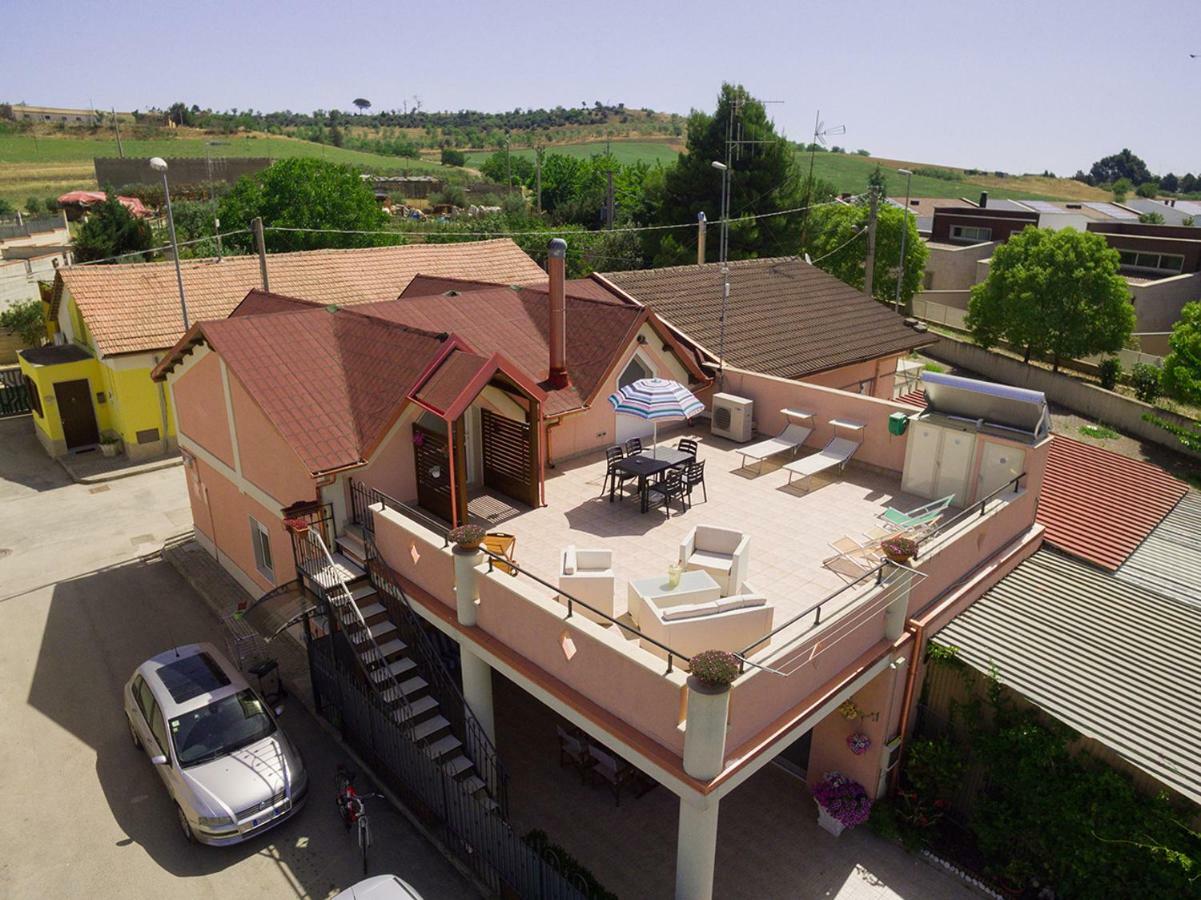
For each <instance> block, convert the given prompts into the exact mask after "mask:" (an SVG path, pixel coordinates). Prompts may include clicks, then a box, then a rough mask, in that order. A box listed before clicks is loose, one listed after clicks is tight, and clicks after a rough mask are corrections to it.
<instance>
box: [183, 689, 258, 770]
mask: <svg viewBox="0 0 1201 900" xmlns="http://www.w3.org/2000/svg"><path fill="white" fill-rule="evenodd" d="M274 732H275V722H274V721H273V720H272V718H271V717H270V716H269V715H267V710H266V708H265V707H264V706H263V701H261V700H260V699H259V698H258V697H256V696H255V695H254V692H253V691H241V692H240V693H237V694H231V695H229V696H228V697H223V698H222V699H220V700H218V701H216V702H215V703H210V704H209V705H208V706H206V707H204V708H202V709H198V710H195V711H193V712H190V713H187V714H186V715H182V716H180V717H179V718H178V719H172V720H171V736H172V737H173V738H174V739H175V757H176V759H178V760H179V764H180V765H181V766H183V767H185V768H186V767H188V766H195V765H198V764H200V763H203V762H208V761H209V760H212V759H217V758H218V757H221V756H228V755H229V754H230V753H233V752H234V751H235V750H239V749H241V748H242V747H248V746H250V745H251V744H253V743H256V742H258V741H261V740H262V739H263V738H265V737H267V736H268V735H271V734H273V733H274Z"/></svg>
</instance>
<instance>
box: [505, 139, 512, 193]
mask: <svg viewBox="0 0 1201 900" xmlns="http://www.w3.org/2000/svg"><path fill="white" fill-rule="evenodd" d="M505 182H506V184H505V193H506V194H511V193H513V156H512V154H511V153H510V152H509V132H508V131H505Z"/></svg>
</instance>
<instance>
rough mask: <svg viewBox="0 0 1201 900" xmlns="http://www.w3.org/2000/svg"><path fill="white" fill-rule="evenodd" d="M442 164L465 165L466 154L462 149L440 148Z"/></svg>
mask: <svg viewBox="0 0 1201 900" xmlns="http://www.w3.org/2000/svg"><path fill="white" fill-rule="evenodd" d="M442 165H444V166H465V165H467V154H466V153H464V152H463V151H462V150H456V149H454V148H453V147H443V148H442Z"/></svg>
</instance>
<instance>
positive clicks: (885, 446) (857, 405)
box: [725, 369, 916, 472]
mask: <svg viewBox="0 0 1201 900" xmlns="http://www.w3.org/2000/svg"><path fill="white" fill-rule="evenodd" d="M725 392H726V393H727V394H736V395H738V396H740V397H748V398H750V399H751V400H754V401H755V422H756V427H757V428H758V429H759V431H760V432H761V433H762V434H776V433H778V432H779V431H781V430H782V429H783V428H784V425H785V419H784V416H783V415H782V414H781V413H780V410H781V409H784V408H789V409H799V410H804V411H806V412H811V413H813V416H814V421H815V425H816V427H815V428H814V430H813V434H811V435H810V436H809V440H808V441H806V442H805V445H806V446H808V447H815V448H821V447H824V446H825V445H826V443H827V442H829V440H830V439H831V438H832V437H833V436H834V428H833V427H832V426H830V425H829V424H827V423H828V421H829V420H830V419H834V418H838V419H851V420H854V421H858V422H864V423H866V424H867V427H866V428H864V429H863V446H861V447H860V448H859V450H858V452H857V453H856V454H855V460H856V461H858V462H861V463H867V464H869V465H873V466H878V467H880V468H883V469H890V470H892V471H894V472H900V471H901V470H902V469H903V468H904V467H905V438H904V436H901V437H896V436H894V435H891V434H889V433H888V417H889V416H890V415H892V414H893V413H894V412H903V413H905V414H907V415H908V414H912V413H914V412H916V410H915V409H914V407H912V406H907V405H905V404H903V403H897V402H894V401H891V400H881V399H878V398H875V397H865V396H862V395H859V394H848V393H846V392H844V391H839V390H834V389H832V388H827V387H821V386H819V385H816V384H809V383H806V382H801V381H790V380H788V379H787V378H776V377H774V376H771V375H760V374H758V373H755V372H746V371H744V370H741V369H727V370H726V386H725Z"/></svg>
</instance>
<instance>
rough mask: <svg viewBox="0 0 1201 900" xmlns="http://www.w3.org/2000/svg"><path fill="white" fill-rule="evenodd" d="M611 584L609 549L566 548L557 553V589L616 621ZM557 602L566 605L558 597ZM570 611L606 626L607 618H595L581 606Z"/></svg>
mask: <svg viewBox="0 0 1201 900" xmlns="http://www.w3.org/2000/svg"><path fill="white" fill-rule="evenodd" d="M614 583H615V579H614V576H613V551H612V550H577V549H576V548H575V547H574V546H570V547H567V548H566V549H565V550H564V551H563V553H562V554H561V556H560V565H559V588H560V589H561V590H562V591H563V592H564V593H567V594H571V596H572V597H575V598H576V599H577V600H583V601H584V602H585V603H587V604H588V605H589V606H593V607H595V608H596V609H599V610H600V611H601V612H603V613H605V614H606V615H609V616H613V617H614V618H616V617H617V615H618V612H617V611H616V610H615V609H614V606H613V588H614ZM559 602H561V603H564V604H566V602H567V601H566V599H565V598H563V597H562V596H560V598H559ZM574 609H575V612H578V613H581V614H583V615H584V616H586V617H587V618H589V619H591V620H592V621H593V622H598V623H600V624H601V625H608V624H610V623H609V620H608V619H605V618H602V617H601V616H598V615H597V614H596V613H594V612H593V611H592V610H590V609H587V608H585V607H582V606H580V607H575V608H574ZM623 611H624V610H623Z"/></svg>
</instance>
